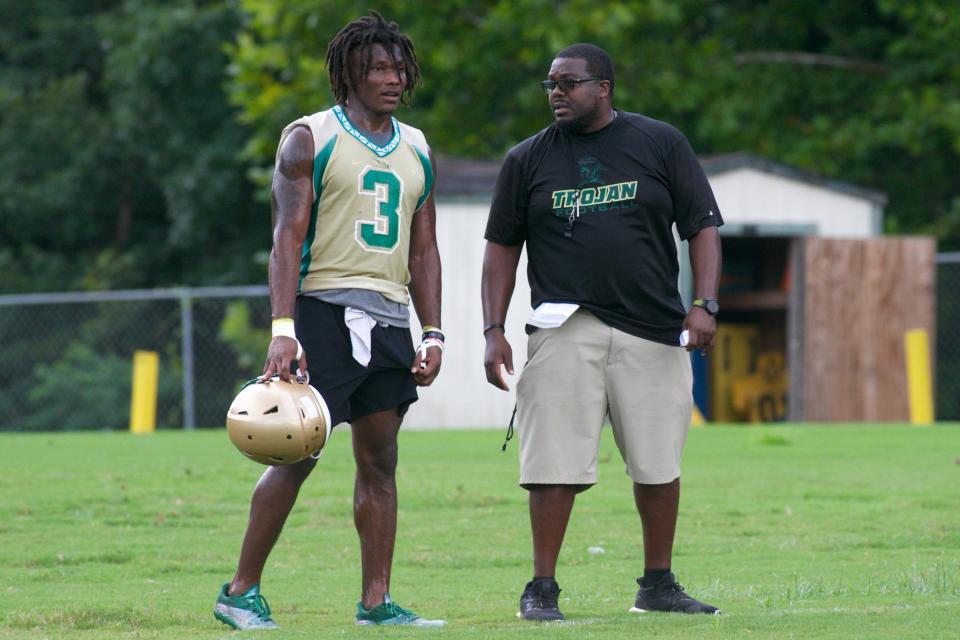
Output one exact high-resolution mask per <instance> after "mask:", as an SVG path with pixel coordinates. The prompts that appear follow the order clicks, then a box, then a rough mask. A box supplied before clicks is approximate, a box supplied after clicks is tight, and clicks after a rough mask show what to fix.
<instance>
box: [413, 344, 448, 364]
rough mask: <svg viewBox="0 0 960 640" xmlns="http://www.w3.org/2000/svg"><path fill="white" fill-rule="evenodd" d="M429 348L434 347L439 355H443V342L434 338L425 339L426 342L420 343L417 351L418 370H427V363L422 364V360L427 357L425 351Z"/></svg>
mask: <svg viewBox="0 0 960 640" xmlns="http://www.w3.org/2000/svg"><path fill="white" fill-rule="evenodd" d="M430 347H436V348H438V349H440V353H443V341H442V340H437V339H436V338H427V339H426V340H424V341H423V342H421V343H420V348H419V349H417V351H418V352H420V368H421V369H426V368H427V363H426V362H424V360H425V359H426V357H427V349H429V348H430Z"/></svg>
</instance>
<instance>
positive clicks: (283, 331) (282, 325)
mask: <svg viewBox="0 0 960 640" xmlns="http://www.w3.org/2000/svg"><path fill="white" fill-rule="evenodd" d="M271 331H272V333H273V337H274V338H276V337H278V336H283V337H284V338H290V339H291V340H293V341H294V342H296V343H297V360H299V359H300V356H302V355H303V347H302V346H300V341H299V340H297V332H296V330H295V329H294V324H293V318H277V319H276V320H274V321H273V323H272V325H271Z"/></svg>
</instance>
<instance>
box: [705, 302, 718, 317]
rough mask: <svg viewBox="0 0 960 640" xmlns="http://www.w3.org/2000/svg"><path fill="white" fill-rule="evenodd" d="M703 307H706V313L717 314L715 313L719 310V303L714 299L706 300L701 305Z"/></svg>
mask: <svg viewBox="0 0 960 640" xmlns="http://www.w3.org/2000/svg"><path fill="white" fill-rule="evenodd" d="M703 308H704V309H706V310H707V313H709V314H710V315H712V316H715V315H717V313H719V311H720V305H719V304H718V303H717V301H716V300H707V301H706V304H704V305H703Z"/></svg>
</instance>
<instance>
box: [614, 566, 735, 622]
mask: <svg viewBox="0 0 960 640" xmlns="http://www.w3.org/2000/svg"><path fill="white" fill-rule="evenodd" d="M637 584H639V585H640V590H639V591H637V601H636V602H635V603H634V604H633V607H632V608H631V609H630V611H632V612H634V613H646V612H647V611H671V612H674V613H707V614H710V615H715V616H718V615H720V609H717V608H716V607H712V606H710V605H709V604H706V603H704V602H700V601H699V600H694V599H693V598H691V597H690V596H688V595H687V594H686V593H685V592H684V590H683V587H681V586H680V585H679V584H677V580H676V578H674V577H673V574H672V573H668V574H667V575H665V576H664V577H662V578H661V579H660V580H659V581H658V582H655V583H653V584H649V585H648V584H646V582H645V581H644V579H643V578H637Z"/></svg>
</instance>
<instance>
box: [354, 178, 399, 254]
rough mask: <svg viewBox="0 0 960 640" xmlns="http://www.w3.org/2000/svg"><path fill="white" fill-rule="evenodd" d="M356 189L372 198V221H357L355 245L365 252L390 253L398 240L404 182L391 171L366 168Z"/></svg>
mask: <svg viewBox="0 0 960 640" xmlns="http://www.w3.org/2000/svg"><path fill="white" fill-rule="evenodd" d="M357 188H358V190H359V192H360V193H361V194H362V195H367V196H373V199H374V207H373V213H374V218H373V220H372V221H371V220H357V227H356V239H357V242H359V243H360V246H361V247H363V248H364V249H366V250H367V251H378V252H380V253H393V250H394V249H396V247H397V242H398V241H399V240H400V199H401V197H402V196H403V182H402V181H401V180H400V177H399V176H398V175H397V174H395V173H394V172H393V171H389V170H386V169H374V168H373V167H367V168H365V169H364V170H363V173H361V174H360V179H359V185H358V187H357Z"/></svg>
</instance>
